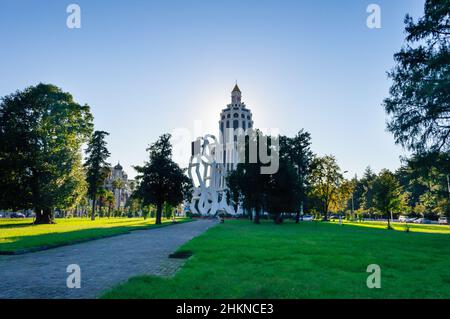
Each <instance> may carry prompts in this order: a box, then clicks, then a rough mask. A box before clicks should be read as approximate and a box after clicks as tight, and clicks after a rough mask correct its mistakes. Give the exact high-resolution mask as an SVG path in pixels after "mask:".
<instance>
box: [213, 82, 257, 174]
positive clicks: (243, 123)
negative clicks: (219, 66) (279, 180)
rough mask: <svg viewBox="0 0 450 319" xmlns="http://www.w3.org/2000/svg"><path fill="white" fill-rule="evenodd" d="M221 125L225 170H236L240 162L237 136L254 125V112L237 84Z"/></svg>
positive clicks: (223, 113) (220, 122)
mask: <svg viewBox="0 0 450 319" xmlns="http://www.w3.org/2000/svg"><path fill="white" fill-rule="evenodd" d="M219 127H220V139H219V141H220V144H221V145H222V146H223V148H224V152H223V163H224V164H225V170H226V171H231V170H235V169H236V167H237V164H238V152H237V140H238V138H237V136H238V135H239V133H240V132H245V131H246V130H247V129H249V128H252V127H253V120H252V112H251V111H250V110H249V109H248V108H247V107H246V105H245V103H244V102H242V93H241V90H240V89H239V87H238V85H237V84H236V85H235V86H234V89H233V91H232V92H231V104H228V105H227V107H226V108H225V109H223V110H222V113H221V114H220V121H219Z"/></svg>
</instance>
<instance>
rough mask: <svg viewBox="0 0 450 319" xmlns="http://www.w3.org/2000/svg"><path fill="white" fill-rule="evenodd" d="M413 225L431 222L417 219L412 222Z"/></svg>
mask: <svg viewBox="0 0 450 319" xmlns="http://www.w3.org/2000/svg"><path fill="white" fill-rule="evenodd" d="M414 224H431V220H429V219H426V218H418V219H416V220H415V221H414Z"/></svg>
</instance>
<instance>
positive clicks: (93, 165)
mask: <svg viewBox="0 0 450 319" xmlns="http://www.w3.org/2000/svg"><path fill="white" fill-rule="evenodd" d="M107 135H109V133H107V132H104V131H95V132H94V134H93V135H92V138H91V140H90V141H89V144H88V147H87V149H86V154H87V158H86V162H85V164H84V167H85V169H86V175H87V178H86V179H87V183H88V195H89V197H90V199H91V200H92V215H91V219H92V220H95V207H96V205H97V195H98V193H99V192H100V191H101V190H102V189H103V188H104V182H105V179H106V178H107V177H108V174H109V173H110V164H109V163H108V162H107V159H108V158H109V156H110V153H109V151H108V149H107V147H106V141H105V137H106V136H107Z"/></svg>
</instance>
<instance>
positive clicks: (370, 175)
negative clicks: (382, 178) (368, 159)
mask: <svg viewBox="0 0 450 319" xmlns="http://www.w3.org/2000/svg"><path fill="white" fill-rule="evenodd" d="M376 178H377V175H376V174H375V173H374V172H373V171H372V169H371V168H370V167H367V168H366V170H365V171H364V175H363V177H362V178H361V180H360V181H359V185H360V187H362V194H361V197H360V200H359V204H360V206H361V207H362V208H363V210H364V211H366V212H368V213H369V214H370V215H372V214H374V213H375V203H374V200H375V199H374V189H373V182H374V181H375V179H376Z"/></svg>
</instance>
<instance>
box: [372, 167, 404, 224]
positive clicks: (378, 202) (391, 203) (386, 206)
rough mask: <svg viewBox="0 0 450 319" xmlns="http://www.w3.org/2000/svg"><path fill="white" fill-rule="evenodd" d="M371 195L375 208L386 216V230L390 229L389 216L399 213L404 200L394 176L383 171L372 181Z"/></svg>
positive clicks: (385, 170) (387, 171)
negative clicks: (372, 195)
mask: <svg viewBox="0 0 450 319" xmlns="http://www.w3.org/2000/svg"><path fill="white" fill-rule="evenodd" d="M373 194H374V205H375V208H376V209H378V210H379V211H381V212H382V213H383V214H384V215H385V216H387V218H388V228H391V226H390V220H391V215H392V214H393V213H398V212H401V210H402V209H403V208H404V206H405V200H406V197H405V193H404V192H403V190H402V187H401V186H400V183H399V181H398V179H397V178H396V176H395V174H393V173H392V172H390V171H389V170H387V169H383V170H382V171H381V172H380V173H379V174H378V176H377V178H376V179H375V180H374V181H373Z"/></svg>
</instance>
